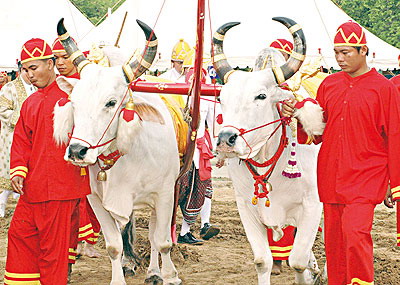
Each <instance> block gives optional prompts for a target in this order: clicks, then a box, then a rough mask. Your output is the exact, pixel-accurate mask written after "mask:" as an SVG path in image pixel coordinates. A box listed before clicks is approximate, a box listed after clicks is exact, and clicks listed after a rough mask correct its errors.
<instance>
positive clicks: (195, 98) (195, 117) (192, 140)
mask: <svg viewBox="0 0 400 285" xmlns="http://www.w3.org/2000/svg"><path fill="white" fill-rule="evenodd" d="M204 19H205V0H198V1H197V34H196V54H195V61H194V73H193V89H192V90H191V93H190V97H191V104H190V111H191V112H190V113H191V116H192V120H191V122H190V125H189V134H188V138H187V140H188V143H187V147H186V152H185V156H184V158H183V166H182V167H181V171H180V173H179V176H178V179H177V180H176V183H175V205H174V212H173V216H172V228H171V231H172V239H173V242H174V243H176V241H177V239H176V209H177V207H178V200H179V189H178V183H177V182H178V180H179V178H180V177H181V176H182V174H184V173H185V172H186V171H188V170H189V168H190V166H191V164H192V161H193V154H194V150H195V147H196V138H197V129H198V128H199V122H200V111H199V109H200V92H201V73H202V68H203V46H204Z"/></svg>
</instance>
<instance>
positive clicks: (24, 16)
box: [0, 0, 94, 70]
mask: <svg viewBox="0 0 400 285" xmlns="http://www.w3.org/2000/svg"><path fill="white" fill-rule="evenodd" d="M6 2H7V3H4V5H2V7H1V9H0V19H1V28H0V31H1V37H2V40H1V52H0V70H4V69H7V70H9V69H11V68H14V69H15V68H16V61H17V59H18V58H19V57H20V52H21V47H22V45H23V44H24V43H25V42H26V41H27V40H29V39H31V38H42V39H44V40H46V41H47V42H48V43H49V44H50V45H51V44H52V43H53V41H54V40H55V39H56V38H57V22H58V21H59V20H60V19H61V18H65V25H67V26H68V27H69V31H70V33H71V35H73V37H74V38H75V39H76V40H77V41H79V40H80V38H81V37H83V36H84V35H85V34H87V33H89V32H90V30H91V29H93V28H94V26H93V25H92V23H90V21H89V20H88V19H87V18H86V17H85V16H84V15H83V14H82V13H81V12H80V11H79V10H78V9H77V8H76V7H75V6H74V5H73V4H72V3H71V2H70V1H69V0H34V1H32V0H13V1H6Z"/></svg>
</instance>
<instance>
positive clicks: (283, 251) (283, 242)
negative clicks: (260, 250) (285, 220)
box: [267, 226, 296, 260]
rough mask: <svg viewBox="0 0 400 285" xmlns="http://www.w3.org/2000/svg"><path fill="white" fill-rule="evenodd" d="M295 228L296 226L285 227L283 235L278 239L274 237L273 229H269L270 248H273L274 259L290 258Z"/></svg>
mask: <svg viewBox="0 0 400 285" xmlns="http://www.w3.org/2000/svg"><path fill="white" fill-rule="evenodd" d="M295 229H296V228H295V227H293V226H288V227H286V228H284V229H283V237H282V238H281V239H280V240H278V241H274V240H273V239H272V230H271V229H267V234H268V243H269V248H270V249H271V252H272V258H273V259H274V260H288V259H289V255H290V251H291V250H292V248H293V243H294V231H295Z"/></svg>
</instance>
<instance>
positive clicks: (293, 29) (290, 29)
mask: <svg viewBox="0 0 400 285" xmlns="http://www.w3.org/2000/svg"><path fill="white" fill-rule="evenodd" d="M301 29H302V28H301V26H300V25H299V24H296V25H293V26H291V27H290V28H289V32H290V33H291V34H294V33H295V32H297V31H299V30H301Z"/></svg>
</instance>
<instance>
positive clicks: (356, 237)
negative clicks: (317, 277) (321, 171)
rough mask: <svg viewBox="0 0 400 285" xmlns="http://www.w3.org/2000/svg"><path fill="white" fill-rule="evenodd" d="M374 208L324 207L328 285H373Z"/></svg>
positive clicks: (364, 206)
mask: <svg viewBox="0 0 400 285" xmlns="http://www.w3.org/2000/svg"><path fill="white" fill-rule="evenodd" d="M374 209H375V205H374V204H327V203H324V226H325V229H324V230H325V252H326V262H327V267H328V284H329V285H346V284H363V285H366V284H373V281H374V255H373V244H372V237H371V230H372V221H373V218H374Z"/></svg>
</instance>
